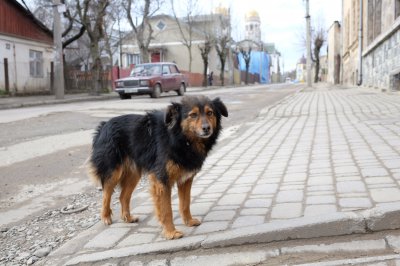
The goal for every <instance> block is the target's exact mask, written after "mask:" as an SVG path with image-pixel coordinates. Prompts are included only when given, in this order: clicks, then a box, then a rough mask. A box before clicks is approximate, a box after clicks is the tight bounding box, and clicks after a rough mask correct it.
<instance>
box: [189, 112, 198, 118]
mask: <svg viewBox="0 0 400 266" xmlns="http://www.w3.org/2000/svg"><path fill="white" fill-rule="evenodd" d="M189 117H190V118H192V119H196V118H197V113H190V114H189Z"/></svg>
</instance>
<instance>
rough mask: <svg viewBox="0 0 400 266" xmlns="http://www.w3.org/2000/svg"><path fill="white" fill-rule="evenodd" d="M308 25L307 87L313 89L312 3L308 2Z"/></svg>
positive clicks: (307, 0)
mask: <svg viewBox="0 0 400 266" xmlns="http://www.w3.org/2000/svg"><path fill="white" fill-rule="evenodd" d="M306 23H307V29H306V31H307V39H306V42H307V44H306V45H307V86H308V87H311V24H310V2H309V0H306Z"/></svg>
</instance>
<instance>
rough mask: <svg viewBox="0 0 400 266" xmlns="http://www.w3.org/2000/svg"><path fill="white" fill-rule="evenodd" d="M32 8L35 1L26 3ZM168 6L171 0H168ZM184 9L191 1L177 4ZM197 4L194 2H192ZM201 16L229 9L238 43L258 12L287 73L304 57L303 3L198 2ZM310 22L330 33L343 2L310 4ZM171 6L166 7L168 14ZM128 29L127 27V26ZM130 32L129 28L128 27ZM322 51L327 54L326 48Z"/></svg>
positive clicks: (263, 0) (264, 32)
mask: <svg viewBox="0 0 400 266" xmlns="http://www.w3.org/2000/svg"><path fill="white" fill-rule="evenodd" d="M25 1H26V2H27V3H28V4H31V3H32V2H33V0H25ZM165 1H166V3H169V2H170V0H165ZM175 1H178V2H180V3H181V4H180V5H178V6H180V7H181V8H182V7H183V6H185V4H186V3H187V1H190V0H175ZM192 1H195V0H192ZM197 1H198V4H199V5H200V8H201V11H200V12H202V13H209V12H211V11H214V10H215V7H217V6H220V5H221V6H223V7H227V8H230V10H231V14H232V28H233V32H232V35H233V36H232V37H233V38H234V40H236V41H239V40H241V39H243V38H244V28H245V24H244V21H245V15H246V13H247V12H249V11H252V10H255V11H257V12H258V14H259V15H260V19H261V36H262V37H261V38H262V40H263V41H264V42H268V43H275V46H276V48H277V49H278V50H279V51H280V52H281V54H282V57H283V63H284V69H283V70H284V71H289V70H292V69H295V67H296V63H297V61H298V60H299V59H300V58H301V56H302V55H303V54H305V51H304V50H305V48H304V45H302V40H301V37H300V36H301V34H302V33H304V32H305V23H306V22H305V18H304V17H305V1H304V0H197ZM309 1H310V14H311V20H312V23H313V21H319V24H321V23H322V24H323V25H324V26H325V28H326V29H328V28H329V27H330V26H331V25H332V23H333V22H334V21H335V20H337V21H341V17H342V15H341V12H342V11H341V10H342V7H341V6H342V1H341V0H309ZM167 6H169V5H166V6H165V7H166V9H167V10H166V11H164V10H162V11H161V12H166V13H167V12H168V11H170V10H168V7H167ZM127 27H128V25H127ZM128 28H129V27H128ZM322 50H323V51H321V53H322V54H326V47H324V48H323V49H322Z"/></svg>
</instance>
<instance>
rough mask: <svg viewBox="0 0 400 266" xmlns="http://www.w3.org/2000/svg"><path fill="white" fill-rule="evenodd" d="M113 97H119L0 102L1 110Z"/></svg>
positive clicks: (104, 98)
mask: <svg viewBox="0 0 400 266" xmlns="http://www.w3.org/2000/svg"><path fill="white" fill-rule="evenodd" d="M111 99H118V95H110V94H106V95H100V96H90V97H79V98H66V99H60V100H56V99H49V100H39V101H32V102H29V101H27V102H19V103H10V104H0V110H6V109H16V108H23V107H33V106H40V105H51V104H63V103H72V102H89V101H106V100H111Z"/></svg>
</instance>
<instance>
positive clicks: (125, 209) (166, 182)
mask: <svg viewBox="0 0 400 266" xmlns="http://www.w3.org/2000/svg"><path fill="white" fill-rule="evenodd" d="M221 116H225V117H227V116H228V111H227V109H226V107H225V105H224V104H223V103H222V101H221V100H220V99H219V98H216V99H214V100H210V99H209V98H207V97H205V96H199V97H184V98H183V99H182V102H181V103H172V104H171V105H170V106H168V108H167V110H166V111H165V112H163V111H153V112H149V113H147V114H146V115H133V114H132V115H123V116H119V117H115V118H112V119H110V120H109V121H108V122H102V123H101V124H100V125H99V127H98V128H97V132H96V134H95V136H94V138H93V145H92V154H91V156H90V159H89V165H90V173H91V175H92V177H94V179H96V180H98V181H100V182H101V184H102V187H103V206H102V211H101V219H102V220H103V222H104V223H105V224H107V225H109V224H111V222H112V221H111V214H112V211H111V209H110V201H111V195H112V193H113V191H114V188H115V186H116V185H118V184H119V185H120V186H121V194H120V202H121V217H122V219H123V220H124V221H125V222H128V223H131V222H137V221H138V219H137V218H136V217H134V216H131V214H130V200H131V195H132V192H133V190H134V189H135V187H136V185H137V183H138V181H139V179H140V177H141V176H142V174H143V173H147V174H148V176H149V180H150V182H151V195H152V197H153V200H154V206H155V214H156V216H157V218H158V219H159V221H160V223H161V225H162V226H163V234H164V236H165V237H166V238H167V239H175V238H180V237H182V236H183V234H182V232H180V231H177V230H176V229H175V226H174V223H173V217H172V208H171V189H172V186H173V185H174V184H175V183H176V184H177V186H178V195H179V210H180V214H181V217H182V219H183V222H184V224H186V225H187V226H197V225H199V224H200V221H199V220H197V219H195V218H193V217H192V215H191V213H190V190H191V186H192V181H193V177H194V176H195V175H196V173H197V172H199V171H200V169H201V167H202V165H203V163H204V160H205V159H206V157H207V154H208V152H209V151H210V150H211V148H212V147H213V145H214V144H215V143H216V140H217V138H218V135H219V134H220V131H221Z"/></svg>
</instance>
